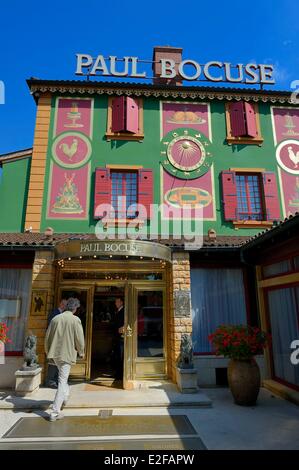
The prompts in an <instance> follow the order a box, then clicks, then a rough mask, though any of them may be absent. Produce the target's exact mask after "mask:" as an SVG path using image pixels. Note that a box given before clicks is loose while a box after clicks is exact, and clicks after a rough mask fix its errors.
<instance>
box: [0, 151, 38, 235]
mask: <svg viewBox="0 0 299 470" xmlns="http://www.w3.org/2000/svg"><path fill="white" fill-rule="evenodd" d="M30 165H31V159H30V158H24V159H22V160H19V161H14V162H10V163H4V164H3V173H2V179H1V181H0V231H1V232H23V231H24V223H25V215H26V204H27V195H28V186H29V176H30Z"/></svg>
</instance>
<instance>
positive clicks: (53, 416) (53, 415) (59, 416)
mask: <svg viewBox="0 0 299 470" xmlns="http://www.w3.org/2000/svg"><path fill="white" fill-rule="evenodd" d="M62 418H64V415H63V414H62V413H50V416H49V421H51V423H53V421H57V420H58V419H62Z"/></svg>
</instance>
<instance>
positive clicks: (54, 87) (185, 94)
mask: <svg viewBox="0 0 299 470" xmlns="http://www.w3.org/2000/svg"><path fill="white" fill-rule="evenodd" d="M30 91H31V92H32V94H33V93H34V92H36V91H39V92H41V93H45V92H47V91H49V92H51V93H60V94H62V93H69V94H77V93H78V92H79V93H82V94H83V93H87V94H89V95H93V94H94V95H110V96H111V95H120V94H123V95H126V96H146V97H148V96H154V97H155V98H159V97H161V98H162V99H167V98H178V99H180V98H182V99H189V98H191V99H192V100H194V99H200V100H204V99H205V100H206V99H209V100H215V99H217V100H220V101H223V100H224V99H226V100H228V101H231V100H237V101H240V100H244V101H251V102H252V101H253V102H258V101H261V102H263V103H267V102H270V103H275V102H278V103H279V104H284V103H287V104H292V94H291V92H289V93H288V94H286V95H282V94H275V92H272V93H268V94H266V93H254V92H252V90H251V91H250V90H246V89H244V90H240V91H239V90H238V91H236V90H234V89H229V88H228V89H227V91H224V90H221V91H217V87H215V88H214V89H213V90H211V89H209V90H205V89H197V88H196V87H189V89H188V90H186V87H183V86H182V87H176V89H175V90H170V89H168V88H167V87H165V88H163V89H160V88H159V89H157V88H154V87H153V88H150V87H144V88H139V87H138V85H135V86H134V88H132V87H131V88H126V87H125V86H123V85H122V86H121V85H120V86H119V88H115V87H109V85H104V84H103V83H101V84H98V85H97V84H94V86H91V84H89V85H88V86H86V85H85V84H84V82H81V83H80V82H79V83H74V82H71V83H69V84H67V83H65V82H64V83H63V84H62V83H57V84H48V83H40V84H35V83H32V84H31V86H30Z"/></svg>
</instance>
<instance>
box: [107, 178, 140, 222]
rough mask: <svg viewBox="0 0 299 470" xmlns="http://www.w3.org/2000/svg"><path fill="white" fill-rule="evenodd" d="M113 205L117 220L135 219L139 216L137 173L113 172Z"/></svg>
mask: <svg viewBox="0 0 299 470" xmlns="http://www.w3.org/2000/svg"><path fill="white" fill-rule="evenodd" d="M111 182H112V192H111V196H112V197H111V204H112V206H113V207H114V208H115V217H116V218H117V219H134V218H135V217H136V216H137V203H138V200H137V199H138V191H137V172H134V173H130V172H121V171H113V172H111Z"/></svg>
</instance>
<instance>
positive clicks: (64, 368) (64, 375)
mask: <svg viewBox="0 0 299 470" xmlns="http://www.w3.org/2000/svg"><path fill="white" fill-rule="evenodd" d="M55 364H56V365H57V368H58V389H57V392H56V395H55V398H54V402H53V412H54V413H58V414H59V413H60V410H61V407H62V404H63V402H64V401H66V400H67V399H68V397H69V394H70V389H69V386H68V383H67V381H68V378H69V375H70V371H71V364H67V363H66V362H55Z"/></svg>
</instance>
